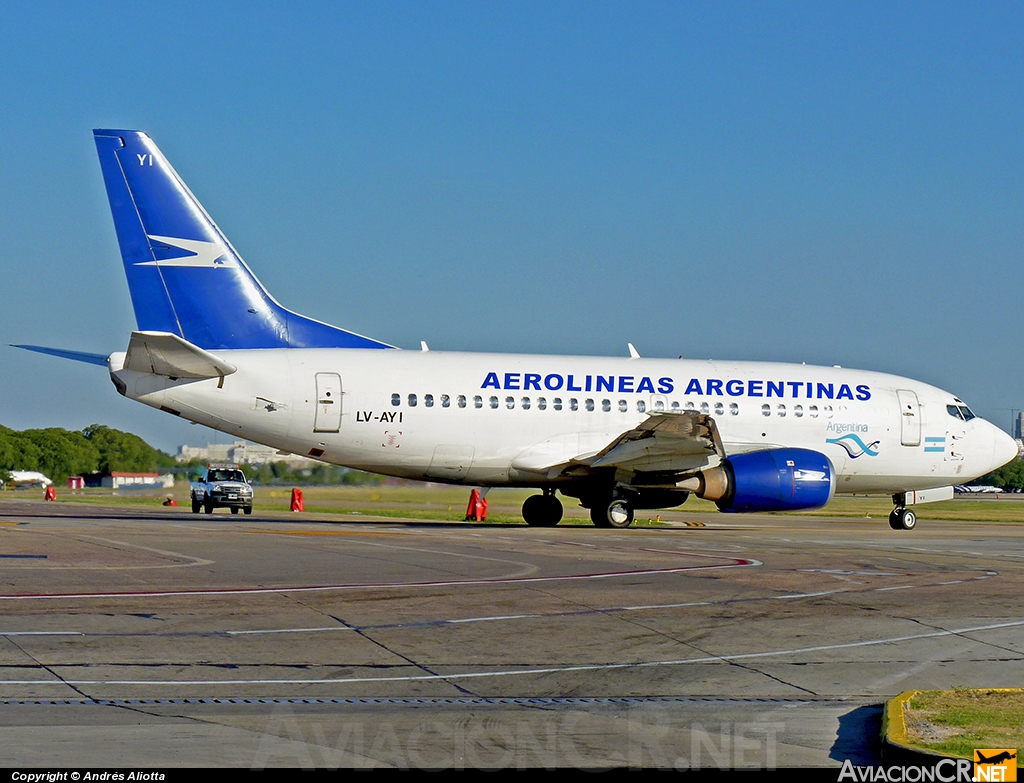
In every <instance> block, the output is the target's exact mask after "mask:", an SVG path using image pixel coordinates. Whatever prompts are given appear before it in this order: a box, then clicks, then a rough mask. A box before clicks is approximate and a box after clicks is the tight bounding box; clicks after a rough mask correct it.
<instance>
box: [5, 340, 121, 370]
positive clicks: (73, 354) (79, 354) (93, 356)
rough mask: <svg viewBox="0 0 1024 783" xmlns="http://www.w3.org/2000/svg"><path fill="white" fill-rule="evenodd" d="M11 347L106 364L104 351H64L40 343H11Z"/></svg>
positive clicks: (79, 360) (73, 359)
mask: <svg viewBox="0 0 1024 783" xmlns="http://www.w3.org/2000/svg"><path fill="white" fill-rule="evenodd" d="M11 348H24V349H25V350H26V351H35V352H36V353H47V354H49V355H50V356H59V357H61V358H62V359H71V360H72V361H76V362H85V363H86V364H98V365H99V366H100V367H106V366H107V355H106V354H105V353H85V352H84V351H66V350H64V349H63V348H46V347H44V346H42V345H12V346H11Z"/></svg>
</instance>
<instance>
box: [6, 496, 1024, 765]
mask: <svg viewBox="0 0 1024 783" xmlns="http://www.w3.org/2000/svg"><path fill="white" fill-rule="evenodd" d="M689 516H691V517H694V519H693V520H692V521H695V522H696V521H699V522H702V523H704V526H703V527H678V528H654V529H635V528H634V529H629V530H621V531H620V530H598V529H595V528H593V527H557V528H553V529H533V528H527V527H525V526H497V525H493V526H492V525H486V524H451V523H430V522H424V521H422V520H410V521H403V520H396V519H386V520H379V521H374V520H368V519H366V518H365V517H359V518H355V517H341V516H336V515H331V516H316V515H310V514H303V515H299V514H292V515H286V514H281V513H278V514H262V515H261V514H260V512H259V510H258V509H257V511H256V512H255V513H254V514H253V516H251V517H242V516H231V515H228V514H227V513H226V512H218V513H216V514H215V515H213V516H206V515H200V516H193V515H192V514H190V513H188V511H187V510H186V509H165V508H154V509H146V508H144V507H140V506H120V507H118V506H90V505H85V504H71V503H67V504H65V503H55V504H54V503H50V504H44V503H42V502H40V501H35V500H29V499H24V498H16V499H4V500H0V612H2V614H0V636H2V640H3V642H2V647H0V731H2V732H3V736H4V740H5V741H4V742H3V743H2V746H0V765H4V766H8V767H14V766H21V767H26V766H33V767H55V766H59V767H69V766H78V767H83V768H84V767H104V766H118V767H139V768H152V767H170V766H188V765H203V766H217V765H224V766H232V767H246V768H256V769H259V768H266V767H277V766H288V767H351V766H357V767H374V766H398V767H432V768H453V769H459V768H463V767H506V768H507V767H511V768H516V767H608V766H633V767H663V768H666V767H667V768H685V767H701V768H707V767H762V768H764V767H798V766H817V767H825V766H834V767H838V766H840V765H841V764H842V762H843V760H844V759H847V758H849V759H851V760H852V761H853V763H854V764H870V763H873V762H876V761H877V759H878V752H879V743H878V737H877V735H878V731H879V726H880V721H881V705H882V703H883V702H884V701H885V700H886V699H888V698H890V697H892V696H894V695H895V694H897V693H899V692H901V691H903V690H907V689H912V688H916V689H927V688H949V687H954V686H969V687H1019V686H1021V685H1022V684H1024V609H1022V607H1021V595H1022V592H1024V590H1022V587H1024V579H1022V566H1024V519H1022V521H1021V523H1000V524H994V523H984V522H970V523H967V522H949V521H932V520H929V519H928V518H927V516H928V515H927V508H926V507H923V508H922V513H921V514H920V516H921V521H920V523H919V525H918V529H917V530H914V531H912V532H895V531H892V530H890V529H889V527H888V524H887V522H886V520H885V519H849V518H846V519H838V518H837V519H833V518H825V517H811V516H769V515H763V516H762V515H753V516H743V517H738V516H729V515H721V514H709V515H689Z"/></svg>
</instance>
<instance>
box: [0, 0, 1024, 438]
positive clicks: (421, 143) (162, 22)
mask: <svg viewBox="0 0 1024 783" xmlns="http://www.w3.org/2000/svg"><path fill="white" fill-rule="evenodd" d="M1022 41H1024V5H1022V4H1021V3H1019V2H1014V3H998V2H991V3H984V4H975V3H957V4H943V3H934V2H928V3H910V2H908V3H865V2H856V3H847V4H842V3H820V2H807V3H787V2H779V3H755V2H748V3H729V2H714V3H710V2H709V3H704V4H698V3H681V2H673V3H664V4H663V3H655V2H645V3H601V2H591V1H588V2H579V3H557V2H543V3H541V2H537V3H530V2H517V3H501V2H488V3H469V2H463V3H442V2H430V3H427V2H422V3H385V2H373V3H343V2H323V3H308V2H287V3H284V2H282V3H255V2H247V3H212V4H211V3H200V2H194V3H179V2H167V0H162V1H161V2H95V1H94V2H87V3H73V2H61V3H50V2H36V3H7V4H4V5H3V6H2V8H0V116H2V118H3V121H2V123H0V149H2V152H0V183H2V189H0V232H2V237H3V240H4V243H3V244H4V247H3V259H2V261H0V291H2V296H3V300H2V301H3V306H2V310H0V342H2V343H3V344H4V345H6V344H7V343H12V342H29V343H40V344H44V345H54V346H61V347H68V348H72V349H78V350H83V351H90V352H96V353H100V352H102V353H106V352H109V351H113V350H124V348H125V346H126V345H127V338H128V334H129V332H130V331H131V329H132V328H133V326H134V320H133V316H132V310H131V305H130V301H129V298H128V291H127V286H126V284H125V281H124V275H123V273H122V268H121V261H120V256H119V253H118V249H117V244H116V238H115V236H114V230H113V225H112V222H111V219H110V213H109V210H108V207H107V203H106V197H105V193H104V190H103V184H102V179H101V175H100V169H99V165H98V163H97V160H96V153H95V148H94V146H93V142H92V134H91V129H92V128H96V127H126V128H140V129H143V130H145V131H147V132H148V133H149V134H150V135H151V136H152V137H153V138H154V139H155V141H156V142H157V144H158V145H159V146H160V147H161V149H162V150H163V151H164V153H165V154H166V155H167V156H168V158H169V159H170V161H171V162H172V164H173V165H174V166H175V168H176V169H177V170H178V172H179V173H180V174H181V175H182V176H183V177H184V178H185V180H186V182H188V183H189V185H190V187H191V188H192V190H193V191H194V192H195V193H196V195H197V196H198V197H199V199H200V200H201V201H202V202H203V203H204V205H205V206H206V208H207V209H208V211H209V212H210V213H211V214H212V215H213V217H214V219H215V220H216V221H217V222H218V223H219V224H220V226H221V228H222V229H223V230H224V231H225V233H226V234H227V235H228V236H229V237H230V238H231V240H232V242H233V243H234V245H235V246H236V247H237V248H238V250H239V251H240V252H241V254H242V255H243V257H244V258H245V259H246V261H247V262H248V264H249V265H250V266H251V267H252V268H253V270H254V271H255V272H256V274H257V275H258V276H259V277H260V278H261V279H262V281H263V282H264V284H265V285H266V286H267V287H268V288H269V289H270V291H271V292H272V293H273V294H274V295H275V297H276V298H277V299H278V300H279V301H280V302H282V304H284V305H285V306H287V307H290V308H292V309H295V310H298V311H300V312H303V313H305V314H307V315H311V316H314V317H317V318H320V319H323V320H326V321H329V322H331V323H335V324H337V325H339V326H343V327H346V328H349V329H352V330H355V331H357V332H360V333H363V334H366V335H369V336H372V337H375V338H378V339H381V340H385V341H387V342H391V343H394V344H397V345H399V346H402V347H406V348H418V346H419V341H420V340H421V339H422V340H427V342H428V343H429V344H430V345H431V347H432V348H434V349H439V350H498V351H516V352H543V353H567V354H573V353H585V354H613V355H625V353H626V342H627V341H631V342H633V343H634V344H635V345H636V346H637V348H638V349H639V350H640V352H641V353H642V354H644V355H645V356H670V357H675V356H677V355H679V354H683V355H685V356H687V357H695V358H706V357H712V358H723V359H725V358H729V359H761V360H779V361H796V362H799V361H806V362H807V363H809V364H810V363H817V364H826V365H831V364H842V365H844V366H851V367H862V368H866V369H875V370H882V371H887V372H894V373H898V374H900V375H907V376H910V377H914V378H917V379H919V380H923V381H928V382H930V383H934V384H936V385H938V386H941V387H943V388H946V389H948V390H950V391H952V392H954V393H956V394H958V395H960V396H961V397H962V398H963V399H965V400H966V401H967V402H968V403H969V404H971V405H972V406H973V407H974V408H975V409H976V410H977V411H978V412H979V413H981V414H982V415H984V416H986V417H987V418H990V419H992V420H994V421H995V422H996V423H998V424H1000V425H1001V426H1003V427H1006V428H1008V427H1009V423H1010V412H1009V409H1011V408H1019V407H1022V406H1024V383H1022V381H1024V367H1022V362H1021V344H1020V340H1019V339H1018V335H1019V331H1020V330H1019V325H1018V324H1019V322H1020V318H1021V313H1022V311H1024V286H1022V276H1021V268H1022V262H1024V45H1022ZM0 357H2V361H3V371H2V373H0V423H2V424H5V425H7V426H10V427H14V428H16V429H23V428H26V427H40V426H63V427H68V428H75V429H78V428H81V427H83V426H85V425H88V424H90V423H93V422H99V423H104V424H109V425H111V426H115V427H120V428H124V429H129V430H132V431H134V432H137V433H138V434H140V435H142V436H143V437H145V438H146V439H147V440H149V441H150V442H151V443H153V444H154V445H157V446H159V447H161V448H164V449H166V450H174V448H176V446H177V445H178V444H179V443H183V442H189V443H199V444H202V443H205V442H206V441H207V439H208V436H211V437H210V439H212V433H210V431H208V430H203V429H201V428H198V427H192V426H189V425H187V424H183V423H181V422H179V421H176V420H174V419H172V418H171V417H168V416H166V415H164V414H160V413H159V412H157V411H153V410H151V409H149V408H146V407H144V406H141V405H138V404H136V403H132V402H130V401H127V400H124V399H123V398H121V397H119V396H118V395H117V394H116V392H115V390H114V388H113V386H112V385H111V384H110V382H109V379H108V378H107V376H106V374H105V373H104V372H103V370H102V369H100V368H96V367H90V366H88V365H82V364H76V363H72V362H66V361H61V360H59V359H56V358H50V357H45V356H40V355H37V354H30V353H26V352H22V351H17V350H15V349H12V348H6V347H3V348H0ZM219 438H220V440H221V441H222V442H223V441H224V440H225V439H226V438H225V436H219Z"/></svg>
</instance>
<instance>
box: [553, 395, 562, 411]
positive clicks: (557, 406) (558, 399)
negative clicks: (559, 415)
mask: <svg viewBox="0 0 1024 783" xmlns="http://www.w3.org/2000/svg"><path fill="white" fill-rule="evenodd" d="M551 407H552V408H554V409H555V410H556V411H560V410H562V398H561V397H555V399H553V400H552V401H551Z"/></svg>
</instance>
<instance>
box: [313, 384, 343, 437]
mask: <svg viewBox="0 0 1024 783" xmlns="http://www.w3.org/2000/svg"><path fill="white" fill-rule="evenodd" d="M340 429H341V376H340V375H338V373H336V372H318V373H317V374H316V415H315V416H314V418H313V432H337V431H338V430H340Z"/></svg>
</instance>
